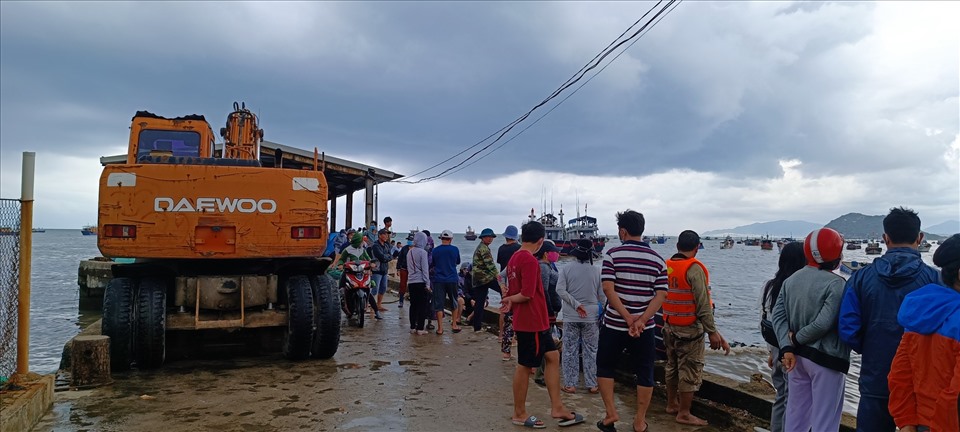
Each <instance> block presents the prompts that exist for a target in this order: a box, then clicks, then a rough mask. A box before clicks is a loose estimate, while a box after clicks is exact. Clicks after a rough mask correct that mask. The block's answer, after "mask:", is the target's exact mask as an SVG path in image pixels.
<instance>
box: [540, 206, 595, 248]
mask: <svg viewBox="0 0 960 432" xmlns="http://www.w3.org/2000/svg"><path fill="white" fill-rule="evenodd" d="M584 212H586V206H584ZM558 216H559V217H558ZM527 219H528V221H536V222H540V224H541V225H543V228H544V230H545V231H546V235H545V237H544V238H546V239H547V240H552V241H553V243H554V244H555V245H556V246H557V247H558V248H560V255H569V254H570V252H571V251H572V250H573V248H575V247H577V240H580V239H589V240H591V241H592V242H593V249H594V250H595V251H597V252H603V248H604V246H606V244H607V238H606V237H604V236H601V235H599V234H598V228H597V219H596V218H592V217H590V216H587V215H586V214H584V215H583V216H580V215H579V214H578V215H577V217H576V218H574V219H570V220H569V221H568V223H567V226H563V225H562V223H563V207H561V208H560V211H559V212H558V213H557V216H554V215H553V214H552V213H547V212H546V210H544V212H543V213H541V215H540V216H539V217H538V216H537V213H536V210H535V209H532V208H531V209H530V215H529V216H527Z"/></svg>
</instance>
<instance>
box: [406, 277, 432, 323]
mask: <svg viewBox="0 0 960 432" xmlns="http://www.w3.org/2000/svg"><path fill="white" fill-rule="evenodd" d="M407 290H408V291H407V292H409V293H410V329H411V330H423V329H424V328H425V327H426V325H427V323H426V321H427V319H428V317H429V315H430V302H431V301H432V300H433V298H432V296H431V295H429V294H427V284H426V283H424V282H416V283H410V284H407Z"/></svg>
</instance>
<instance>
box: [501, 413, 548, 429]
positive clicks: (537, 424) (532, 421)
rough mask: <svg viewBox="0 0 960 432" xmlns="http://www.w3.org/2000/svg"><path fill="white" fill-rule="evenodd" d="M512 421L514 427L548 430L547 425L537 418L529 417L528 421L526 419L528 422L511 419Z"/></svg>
mask: <svg viewBox="0 0 960 432" xmlns="http://www.w3.org/2000/svg"><path fill="white" fill-rule="evenodd" d="M510 421H512V422H513V424H514V425H517V426H523V427H526V428H531V429H546V428H547V425H546V424H544V423H543V420H540V419H538V418H536V417H535V416H530V417H527V419H526V420H523V421H520V420H513V419H510Z"/></svg>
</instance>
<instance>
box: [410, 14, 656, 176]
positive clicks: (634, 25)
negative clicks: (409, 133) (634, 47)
mask: <svg viewBox="0 0 960 432" xmlns="http://www.w3.org/2000/svg"><path fill="white" fill-rule="evenodd" d="M662 2H663V0H660V1H658V2H657V4H655V5H653V7H652V8H650V9H649V10H647V12H646V13H644V14H643V16H641V17H640V18H638V19H637V20H636V21H634V23H633V24H631V25H630V27H627V29H626V30H624V31H623V33H620V35H619V36H617V37H616V38H615V39H614V40H613V41H612V42H610V43H609V44H608V45H607V46H606V47H604V49H602V50H600V52H598V53H597V54H596V55H594V56H593V58H592V59H590V61H588V62H587V63H586V64H584V65H583V66H582V67H580V70H578V71H577V72H576V73H574V74H573V75H571V76H570V78H567V80H566V81H564V82H563V84H561V85H560V87H558V88H557V89H556V90H554V91H553V93H551V94H550V96H547V97H546V98H544V100H543V101H541V102H540V103H541V104H543V103H546V102H547V101H549V99H550V98H552V97H555V96H556V95H557V94H559V93H560V92H561V91H563V89H564V88H565V87H564V86H566V85H567V84H568V83H570V81H573V80H574V79H575V78H577V76H578V75H581V73H583V72H584V69H586V68H587V67H588V66H590V64H591V63H593V62H594V61H595V60H596V59H597V57H600V56H601V55H603V53H604V51H606V50H608V49H609V48H610V47H611V46H613V44H615V43H617V41H618V40H620V39H621V38H623V35H625V34H627V33H628V32H630V30H631V29H633V28H634V27H636V25H637V24H639V23H640V21H642V20H643V19H644V18H645V17H646V16H647V15H649V14H650V12H651V11H653V10H654V9H655V8H656V7H657V6H659V5H660V3H662ZM538 107H539V105H538V106H536V107H534V109H536V108H538ZM531 111H532V110H531ZM523 119H524V116H520V117H517V118H516V119H514V120H513V121H512V122H510V123H509V124H507V125H506V126H504V127H502V128H500V129H499V130H497V131H496V132H494V133H492V134H490V135H487V136H486V137H484V138H483V139H482V140H480V141H478V142H476V143H475V144H473V145H471V146H470V147H467V148H465V149H463V150H461V151H460V152H459V153H457V154H455V155H453V156H450V157H448V158H446V159H444V160H442V161H440V162H438V163H436V164H434V165H432V166H430V167H428V168H425V169H423V170H422V171H419V172H417V173H415V174H411V175H410V176H408V177H407V178H412V177H416V176H418V175H420V174H423V173H425V172H427V171H430V170H432V169H434V168H436V167H438V166H440V165H443V164H445V163H447V162H449V161H451V160H453V159H454V158H456V157H457V156H460V155H462V154H464V153H466V152H467V151H469V150H470V149H472V148H474V147H476V146H478V145H480V144H483V143H484V142H486V141H487V140H489V139H490V138H493V137H494V136H495V135H497V134H498V133H501V132H503V131H504V130H505V129H507V128H509V127H512V126H514V125H516V124H517V123H518V122H520V121H522V120H523ZM401 182H403V183H412V182H410V181H401Z"/></svg>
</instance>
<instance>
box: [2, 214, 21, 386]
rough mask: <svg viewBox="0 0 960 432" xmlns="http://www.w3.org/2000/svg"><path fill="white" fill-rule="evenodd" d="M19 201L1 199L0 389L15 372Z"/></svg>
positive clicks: (18, 278)
mask: <svg viewBox="0 0 960 432" xmlns="http://www.w3.org/2000/svg"><path fill="white" fill-rule="evenodd" d="M19 291H20V200H15V199H0V387H3V386H4V385H5V384H6V382H7V380H8V379H9V378H10V376H11V375H13V373H14V372H15V371H16V369H17V294H18V292H19Z"/></svg>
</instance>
